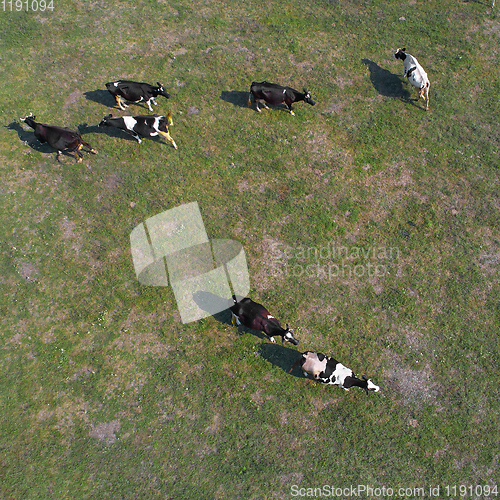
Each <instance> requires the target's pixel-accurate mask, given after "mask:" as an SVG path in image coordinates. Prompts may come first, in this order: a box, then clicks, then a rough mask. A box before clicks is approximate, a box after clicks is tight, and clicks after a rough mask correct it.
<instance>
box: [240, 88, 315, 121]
mask: <svg viewBox="0 0 500 500" xmlns="http://www.w3.org/2000/svg"><path fill="white" fill-rule="evenodd" d="M252 96H253V98H254V100H255V106H256V108H257V111H258V112H259V113H260V112H261V110H260V108H259V102H260V103H261V104H263V105H264V107H265V108H266V109H269V107H268V105H267V104H272V105H275V104H281V103H285V104H286V105H287V107H288V110H289V111H290V114H291V115H292V116H295V113H294V112H293V110H292V104H293V103H294V102H299V101H304V102H307V104H310V105H311V106H314V105H315V104H316V103H315V102H314V101H313V100H312V98H311V94H310V93H309V92H307V90H306V89H304V92H299V91H298V90H294V89H292V88H291V87H283V86H281V85H277V84H276V83H269V82H266V81H264V82H260V83H258V82H252V85H251V86H250V94H249V96H248V106H251V105H252Z"/></svg>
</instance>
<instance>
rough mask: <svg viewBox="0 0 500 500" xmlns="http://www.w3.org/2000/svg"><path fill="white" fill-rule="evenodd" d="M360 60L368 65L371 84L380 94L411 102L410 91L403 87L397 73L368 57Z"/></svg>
mask: <svg viewBox="0 0 500 500" xmlns="http://www.w3.org/2000/svg"><path fill="white" fill-rule="evenodd" d="M361 61H362V62H363V63H364V64H366V65H367V66H368V69H369V71H370V80H371V82H372V85H373V87H374V88H375V90H376V91H377V92H378V93H379V94H380V95H382V96H384V97H392V98H395V99H401V100H402V101H404V102H413V100H412V99H410V95H411V94H410V92H409V91H408V90H407V89H406V88H405V87H404V84H403V82H402V80H401V78H400V77H399V76H398V75H395V74H394V73H391V72H390V71H389V70H387V69H384V68H382V67H380V66H379V65H378V64H377V63H375V62H373V61H370V59H362V60H361Z"/></svg>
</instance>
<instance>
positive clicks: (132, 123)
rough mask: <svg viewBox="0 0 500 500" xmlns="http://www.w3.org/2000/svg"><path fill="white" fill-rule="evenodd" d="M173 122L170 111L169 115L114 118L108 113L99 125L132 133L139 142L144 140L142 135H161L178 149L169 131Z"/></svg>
mask: <svg viewBox="0 0 500 500" xmlns="http://www.w3.org/2000/svg"><path fill="white" fill-rule="evenodd" d="M173 123H174V122H173V120H172V115H171V114H170V113H169V114H168V115H167V116H156V115H152V116H123V117H121V118H113V117H112V115H108V116H105V117H104V118H103V119H102V120H101V123H99V127H105V126H107V127H116V128H119V129H120V130H123V131H125V132H127V133H129V134H131V135H132V136H133V137H134V138H135V139H136V140H137V142H138V143H139V144H140V143H141V142H142V140H141V137H154V136H157V135H161V136H162V137H164V138H165V139H167V140H168V141H170V142H171V143H172V146H173V147H174V148H175V149H177V144H176V143H175V141H174V140H173V139H172V137H171V136H170V133H169V131H168V126H169V125H173Z"/></svg>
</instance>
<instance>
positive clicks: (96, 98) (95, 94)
mask: <svg viewBox="0 0 500 500" xmlns="http://www.w3.org/2000/svg"><path fill="white" fill-rule="evenodd" d="M83 95H84V96H85V99H87V100H88V101H93V102H97V103H98V104H102V105H103V106H108V107H109V108H114V107H116V101H115V98H114V97H113V96H112V95H111V94H110V93H109V92H108V91H107V90H101V89H98V90H89V91H88V92H84V93H83Z"/></svg>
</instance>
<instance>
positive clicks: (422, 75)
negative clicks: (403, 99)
mask: <svg viewBox="0 0 500 500" xmlns="http://www.w3.org/2000/svg"><path fill="white" fill-rule="evenodd" d="M392 57H393V58H394V59H401V60H402V61H403V68H404V70H405V72H404V74H403V78H404V77H406V78H408V81H409V82H410V83H411V85H412V86H413V87H415V88H416V89H418V90H419V97H421V98H422V99H423V100H424V102H425V109H426V111H428V110H429V87H430V85H431V84H430V82H429V78H428V76H427V73H426V72H425V71H424V68H422V66H420V63H419V62H418V61H417V59H416V58H415V57H413V56H412V55H410V54H407V53H406V49H405V48H403V49H398V50H396V52H394V54H393V55H392ZM417 100H418V99H417Z"/></svg>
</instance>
